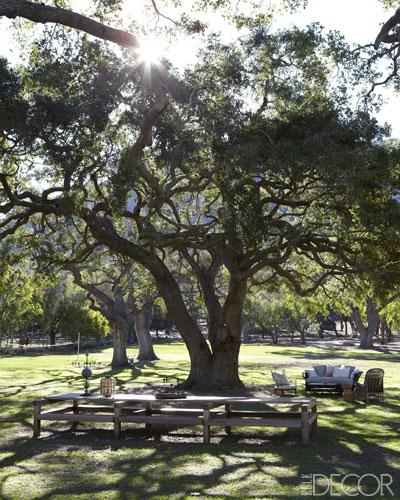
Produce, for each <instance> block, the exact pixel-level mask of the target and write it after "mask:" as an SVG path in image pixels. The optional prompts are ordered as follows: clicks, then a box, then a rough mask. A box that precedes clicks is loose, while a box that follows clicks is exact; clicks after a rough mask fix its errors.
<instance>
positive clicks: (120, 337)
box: [111, 321, 130, 369]
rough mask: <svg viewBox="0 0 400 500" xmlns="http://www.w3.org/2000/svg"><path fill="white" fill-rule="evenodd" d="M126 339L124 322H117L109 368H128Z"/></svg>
mask: <svg viewBox="0 0 400 500" xmlns="http://www.w3.org/2000/svg"><path fill="white" fill-rule="evenodd" d="M126 337H127V329H126V325H125V322H123V321H118V322H117V323H116V324H115V329H114V337H113V357H112V361H111V367H112V368H113V369H117V368H126V367H127V366H130V364H129V361H128V356H127V353H126Z"/></svg>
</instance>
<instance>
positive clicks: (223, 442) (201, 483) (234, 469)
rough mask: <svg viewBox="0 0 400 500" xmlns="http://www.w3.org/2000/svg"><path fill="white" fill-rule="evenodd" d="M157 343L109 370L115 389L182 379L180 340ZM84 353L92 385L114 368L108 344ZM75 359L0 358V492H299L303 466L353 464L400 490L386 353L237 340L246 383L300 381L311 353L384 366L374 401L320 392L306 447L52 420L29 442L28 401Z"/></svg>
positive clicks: (253, 435) (395, 379)
mask: <svg viewBox="0 0 400 500" xmlns="http://www.w3.org/2000/svg"><path fill="white" fill-rule="evenodd" d="M129 351H130V352H129V355H131V356H132V355H134V354H135V353H136V349H134V348H133V349H130V350H129ZM156 351H157V354H158V356H159V357H160V358H161V359H160V361H156V362H152V363H148V364H144V363H139V364H137V365H136V368H135V369H134V370H133V371H132V370H130V369H126V370H120V371H118V372H114V376H115V377H116V378H117V381H118V384H119V386H120V387H121V388H122V389H127V388H134V387H135V386H139V385H140V386H143V384H149V385H151V384H154V383H161V382H162V380H163V378H164V377H165V376H171V377H172V376H176V377H179V378H180V379H184V378H185V376H186V374H187V372H188V369H189V359H188V355H187V352H186V350H185V348H184V346H183V344H181V343H179V342H174V343H170V344H166V343H164V344H159V345H157V346H156ZM90 358H91V360H92V361H99V362H102V363H104V366H103V367H102V368H100V369H96V370H94V376H93V377H92V379H91V381H90V383H91V387H92V388H97V387H98V385H99V380H100V378H101V376H103V375H104V374H105V373H109V372H110V370H109V366H108V365H107V363H109V361H110V359H111V350H110V349H104V350H100V351H98V352H92V353H91V354H90ZM82 360H83V357H81V361H82ZM74 361H76V356H74V355H35V356H27V355H25V356H19V357H17V356H15V357H8V356H4V357H2V358H0V363H1V371H0V394H1V399H0V405H1V406H0V407H1V412H0V431H1V432H0V498H5V499H25V498H26V499H31V498H43V497H45V498H68V499H70V498H79V499H91V500H92V499H103V498H104V499H107V500H108V499H114V498H115V499H120V498H138V499H142V498H156V499H157V498H160V499H161V498H186V497H189V498H190V497H191V496H200V497H201V498H207V497H212V498H213V499H214V498H227V497H230V498H274V497H280V498H299V497H301V496H302V492H303V487H304V486H303V485H302V482H301V475H302V474H310V473H322V474H327V475H329V474H331V473H332V474H333V473H340V474H347V473H350V472H352V473H356V474H359V473H365V472H373V473H390V474H392V475H393V477H394V481H395V482H394V491H395V493H396V495H397V498H400V485H399V479H398V476H399V469H400V459H399V456H400V437H399V436H400V434H399V431H400V421H399V414H400V399H399V379H400V369H399V358H398V357H396V355H394V354H390V353H379V352H376V351H360V350H354V351H348V350H336V351H333V350H331V349H322V348H318V347H308V346H307V347H297V346H282V347H281V346H266V345H245V346H243V348H242V352H241V377H242V380H243V381H244V382H245V383H246V384H248V385H249V386H252V385H253V386H255V387H256V386H257V385H264V386H265V385H267V384H270V383H271V377H270V373H269V370H270V368H272V367H274V366H275V367H283V368H285V370H286V373H287V374H288V376H289V377H290V378H293V379H294V378H297V379H298V383H299V385H300V386H302V385H303V382H302V378H301V374H302V371H303V370H304V369H305V368H306V367H309V366H312V365H313V364H315V363H319V362H323V363H326V362H329V363H332V364H338V363H346V364H355V365H356V366H357V367H358V368H360V369H361V370H363V371H364V372H365V371H366V370H367V369H368V368H372V367H377V366H379V367H382V368H383V369H384V370H385V387H386V399H385V402H384V403H382V404H371V405H369V406H367V405H366V404H365V403H363V402H356V403H354V404H352V403H346V402H343V401H342V400H341V399H340V398H338V397H321V398H318V408H319V434H318V436H317V438H316V439H314V440H313V441H312V444H311V446H310V447H303V446H301V444H300V439H299V436H298V432H297V431H296V430H290V431H285V430H284V429H266V430H262V431H260V430H258V429H251V430H249V429H244V430H237V429H235V431H234V433H233V437H232V438H229V439H228V438H226V437H225V435H224V433H223V432H222V430H218V429H215V430H214V432H213V438H212V444H210V445H209V446H204V445H203V444H202V443H201V436H200V430H199V429H191V428H187V429H171V430H170V431H169V432H168V433H167V432H166V431H165V430H164V431H163V433H162V434H161V435H160V436H159V438H156V439H155V438H154V436H151V437H148V438H146V435H145V434H144V433H143V432H141V431H136V433H132V432H128V433H126V434H125V435H124V436H123V438H122V439H121V440H119V441H117V442H115V441H114V440H113V439H112V433H111V430H110V429H111V426H110V425H109V424H101V425H100V424H99V426H98V427H102V428H103V429H104V430H103V429H102V430H101V431H100V430H91V428H93V426H92V425H90V426H89V425H88V426H82V431H81V432H78V433H77V434H76V435H75V436H74V435H73V434H72V433H70V432H65V430H66V429H67V426H66V425H64V424H61V423H54V424H53V423H49V422H45V423H44V426H43V434H42V437H41V438H40V439H39V440H32V439H31V427H30V426H31V419H32V407H31V401H32V400H33V399H35V398H37V397H42V396H46V395H51V394H54V393H57V392H66V391H80V390H82V387H83V383H82V378H81V376H80V370H81V369H80V368H76V367H74V366H72V363H73V362H74ZM134 428H135V427H134V426H133V427H132V429H134ZM138 429H139V427H138ZM193 434H194V435H195V436H193ZM157 439H159V442H157ZM396 483H397V484H396Z"/></svg>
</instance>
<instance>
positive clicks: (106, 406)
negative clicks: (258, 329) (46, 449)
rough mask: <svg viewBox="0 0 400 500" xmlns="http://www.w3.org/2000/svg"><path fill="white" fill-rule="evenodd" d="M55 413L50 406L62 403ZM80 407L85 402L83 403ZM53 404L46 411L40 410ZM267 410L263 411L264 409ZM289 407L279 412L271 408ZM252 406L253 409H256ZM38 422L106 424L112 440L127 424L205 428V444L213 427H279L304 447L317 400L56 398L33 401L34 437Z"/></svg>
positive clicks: (313, 429) (313, 423) (128, 396)
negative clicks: (294, 431)
mask: <svg viewBox="0 0 400 500" xmlns="http://www.w3.org/2000/svg"><path fill="white" fill-rule="evenodd" d="M66 402H67V403H68V402H72V404H71V403H70V404H68V405H67V406H61V407H59V408H56V409H53V407H54V405H58V406H60V405H65V403H66ZM82 403H83V404H82ZM48 405H51V406H52V408H51V409H47V410H46V411H44V409H43V406H48ZM266 406H267V407H268V408H265V407H266ZM282 406H284V407H289V409H287V408H280V409H279V410H277V409H276V408H275V407H282ZM254 407H256V408H257V410H254ZM42 420H58V421H67V422H72V428H73V429H76V427H77V425H78V423H79V422H110V423H113V424H114V436H115V437H116V438H119V436H120V432H121V426H122V424H125V423H143V424H145V425H146V427H147V428H148V429H149V428H150V427H151V426H152V425H153V424H157V425H173V426H181V425H182V426H187V425H189V426H191V425H201V426H202V427H203V442H204V443H209V442H210V432H211V427H214V426H221V427H225V431H226V432H227V433H230V432H231V431H232V427H248V426H252V427H282V428H298V429H299V430H300V431H301V436H302V441H303V443H304V444H308V443H309V442H310V435H311V433H312V432H316V430H317V402H316V400H315V399H314V398H286V397H270V398H263V399H260V398H246V397H219V396H188V397H187V398H185V399H168V400H165V399H163V400H157V399H156V398H155V397H154V396H153V395H146V394H144V395H139V394H138V395H135V394H115V395H114V396H113V397H112V398H105V397H103V396H100V395H96V394H92V395H87V396H84V395H80V394H75V393H70V394H59V395H54V396H51V397H49V398H44V399H39V400H36V401H34V422H33V435H34V437H38V436H39V435H40V431H41V422H42Z"/></svg>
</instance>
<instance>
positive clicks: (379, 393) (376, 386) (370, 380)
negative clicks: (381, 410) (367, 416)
mask: <svg viewBox="0 0 400 500" xmlns="http://www.w3.org/2000/svg"><path fill="white" fill-rule="evenodd" d="M384 375H385V372H384V370H382V368H371V369H370V370H368V371H367V373H366V374H365V378H364V383H363V384H359V386H360V387H361V389H362V392H363V393H364V395H365V398H366V400H367V403H369V400H370V399H380V400H382V399H384V389H383V377H384Z"/></svg>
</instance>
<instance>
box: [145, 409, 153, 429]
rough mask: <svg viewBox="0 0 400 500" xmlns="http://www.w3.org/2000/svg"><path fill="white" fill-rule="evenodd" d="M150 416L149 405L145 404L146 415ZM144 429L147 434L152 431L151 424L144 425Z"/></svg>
mask: <svg viewBox="0 0 400 500" xmlns="http://www.w3.org/2000/svg"><path fill="white" fill-rule="evenodd" d="M151 414H152V409H151V403H146V415H151ZM144 428H145V429H146V432H149V433H150V432H151V429H152V427H151V424H149V423H146V424H145V427H144Z"/></svg>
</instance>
